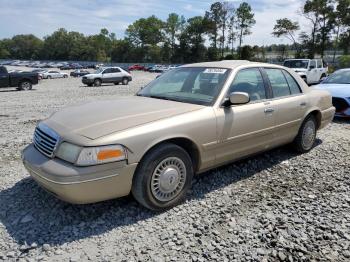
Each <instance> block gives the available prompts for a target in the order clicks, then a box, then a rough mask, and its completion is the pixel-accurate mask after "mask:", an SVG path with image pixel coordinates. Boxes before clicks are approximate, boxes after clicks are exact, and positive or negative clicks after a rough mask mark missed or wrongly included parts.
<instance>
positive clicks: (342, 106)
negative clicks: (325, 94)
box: [332, 97, 350, 112]
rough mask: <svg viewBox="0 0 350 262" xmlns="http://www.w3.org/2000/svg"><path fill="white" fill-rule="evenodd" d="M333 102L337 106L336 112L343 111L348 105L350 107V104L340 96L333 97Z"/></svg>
mask: <svg viewBox="0 0 350 262" xmlns="http://www.w3.org/2000/svg"><path fill="white" fill-rule="evenodd" d="M332 104H333V106H334V107H335V110H336V112H342V111H344V110H345V109H347V108H348V107H350V105H349V104H348V103H347V102H346V100H345V99H344V98H339V97H333V98H332Z"/></svg>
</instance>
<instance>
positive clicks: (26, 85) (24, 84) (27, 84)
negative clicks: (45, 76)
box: [17, 80, 33, 90]
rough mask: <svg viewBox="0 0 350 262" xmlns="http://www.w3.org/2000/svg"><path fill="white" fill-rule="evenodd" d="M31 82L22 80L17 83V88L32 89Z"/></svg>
mask: <svg viewBox="0 0 350 262" xmlns="http://www.w3.org/2000/svg"><path fill="white" fill-rule="evenodd" d="M32 87H33V86H32V83H31V82H30V81H27V80H25V81H22V82H21V83H19V85H18V88H17V89H18V90H32Z"/></svg>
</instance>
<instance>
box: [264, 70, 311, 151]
mask: <svg viewBox="0 0 350 262" xmlns="http://www.w3.org/2000/svg"><path fill="white" fill-rule="evenodd" d="M264 74H265V75H266V77H267V79H268V82H269V85H270V88H271V91H272V95H273V99H272V100H271V103H272V105H273V108H274V109H275V121H276V123H275V129H274V144H275V145H277V144H281V143H284V142H289V141H292V140H293V139H294V137H295V136H296V135H297V133H298V130H299V127H300V125H301V121H302V118H303V116H304V111H305V108H306V106H307V99H306V96H305V94H303V93H302V92H301V88H300V87H299V85H298V83H297V82H296V81H295V80H294V78H293V76H292V75H290V74H289V73H288V72H287V71H286V70H283V69H279V68H278V69H277V68H264Z"/></svg>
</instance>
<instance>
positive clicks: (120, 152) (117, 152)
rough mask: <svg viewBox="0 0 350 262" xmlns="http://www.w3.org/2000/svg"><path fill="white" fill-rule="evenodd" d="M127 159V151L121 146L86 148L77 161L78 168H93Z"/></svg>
mask: <svg viewBox="0 0 350 262" xmlns="http://www.w3.org/2000/svg"><path fill="white" fill-rule="evenodd" d="M124 159H126V152H125V149H124V148H123V147H122V146H121V145H112V146H100V147H84V148H83V149H82V150H81V152H80V154H79V157H78V160H77V161H76V165H78V166H91V165H97V164H103V163H109V162H115V161H120V160H124Z"/></svg>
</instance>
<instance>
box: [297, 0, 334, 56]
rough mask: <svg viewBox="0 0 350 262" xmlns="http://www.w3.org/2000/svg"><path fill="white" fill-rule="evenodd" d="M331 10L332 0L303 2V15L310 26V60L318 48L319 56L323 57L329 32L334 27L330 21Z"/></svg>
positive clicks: (308, 0)
mask: <svg viewBox="0 0 350 262" xmlns="http://www.w3.org/2000/svg"><path fill="white" fill-rule="evenodd" d="M333 9H334V7H333V5H332V0H307V1H306V2H305V5H304V7H303V14H304V16H305V17H306V18H307V19H308V20H309V21H310V22H311V25H312V32H311V39H310V40H311V45H310V48H311V49H310V50H309V57H310V58H313V57H314V56H315V53H316V50H317V47H319V51H320V53H321V56H322V57H323V55H324V51H325V49H326V44H327V41H329V35H330V32H331V31H332V29H333V26H334V24H332V21H333V20H332V19H331V17H332V13H333Z"/></svg>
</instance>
